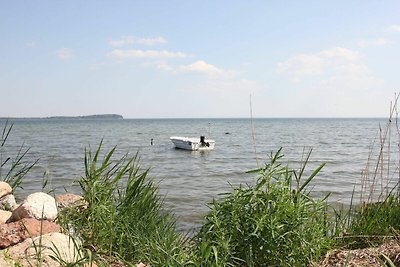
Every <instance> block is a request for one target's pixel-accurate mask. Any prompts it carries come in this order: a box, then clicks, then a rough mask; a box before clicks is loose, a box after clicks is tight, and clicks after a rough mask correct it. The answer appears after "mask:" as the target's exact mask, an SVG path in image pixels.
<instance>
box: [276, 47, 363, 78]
mask: <svg viewBox="0 0 400 267" xmlns="http://www.w3.org/2000/svg"><path fill="white" fill-rule="evenodd" d="M359 58H360V53H359V52H358V51H352V50H349V49H347V48H343V47H336V48H332V49H328V50H323V51H321V52H318V53H314V54H299V55H297V56H294V57H292V58H290V59H288V60H286V61H283V62H278V67H277V71H278V73H285V72H291V73H293V74H294V75H295V76H296V79H297V78H298V77H299V76H305V75H319V74H322V73H323V72H324V71H325V70H326V69H327V68H328V67H330V66H332V65H340V64H342V63H343V62H348V61H356V60H358V59H359Z"/></svg>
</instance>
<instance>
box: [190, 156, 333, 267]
mask: <svg viewBox="0 0 400 267" xmlns="http://www.w3.org/2000/svg"><path fill="white" fill-rule="evenodd" d="M280 159H281V154H280V151H278V152H277V153H276V154H275V155H271V162H270V163H268V164H266V165H265V166H264V167H263V168H260V169H258V170H255V171H253V173H257V174H258V180H257V183H256V184H255V185H254V186H251V187H243V186H240V187H237V188H233V192H232V193H230V194H227V195H225V197H224V198H222V199H221V200H219V201H213V202H212V203H211V204H210V209H211V211H210V213H209V214H208V215H207V216H206V222H205V224H204V225H203V226H202V228H201V231H200V233H199V234H198V237H197V238H198V239H197V242H198V248H197V261H198V264H197V265H198V266H239V265H240V266H305V265H307V263H308V262H310V261H311V260H314V259H316V258H318V257H319V256H321V255H323V253H324V252H325V251H326V249H327V248H329V247H330V244H331V239H330V238H329V237H328V235H327V233H328V224H327V213H326V210H327V207H328V206H327V204H326V199H319V200H314V199H313V198H311V197H310V195H309V192H308V191H307V185H308V184H309V182H311V180H312V179H313V177H314V176H315V175H316V174H317V173H318V171H319V170H320V169H321V168H322V166H321V167H319V168H318V169H317V170H315V171H314V172H313V173H312V174H311V175H310V176H309V177H308V178H307V179H305V181H304V183H302V182H303V181H302V174H303V171H304V168H302V169H301V170H300V171H299V172H295V171H293V170H290V169H289V168H288V167H287V166H282V165H281V163H280ZM304 166H305V165H304Z"/></svg>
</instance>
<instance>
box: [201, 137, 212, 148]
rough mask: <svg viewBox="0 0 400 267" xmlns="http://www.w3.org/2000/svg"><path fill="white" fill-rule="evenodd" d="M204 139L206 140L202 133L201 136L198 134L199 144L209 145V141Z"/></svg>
mask: <svg viewBox="0 0 400 267" xmlns="http://www.w3.org/2000/svg"><path fill="white" fill-rule="evenodd" d="M205 140H206V137H205V136H203V135H201V136H200V145H201V146H206V147H209V146H210V143H208V142H206V141H205Z"/></svg>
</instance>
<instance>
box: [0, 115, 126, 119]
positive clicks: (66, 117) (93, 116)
mask: <svg viewBox="0 0 400 267" xmlns="http://www.w3.org/2000/svg"><path fill="white" fill-rule="evenodd" d="M7 119H12V120H23V119H36V120H54V119H57V120H88V119H89V120H92V119H109V120H123V119H124V117H123V116H122V115H119V114H95V115H86V116H50V117H0V120H7Z"/></svg>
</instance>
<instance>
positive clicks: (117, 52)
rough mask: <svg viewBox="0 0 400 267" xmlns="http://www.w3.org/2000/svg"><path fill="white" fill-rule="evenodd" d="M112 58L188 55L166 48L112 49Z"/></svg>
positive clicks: (154, 57) (110, 54) (176, 56)
mask: <svg viewBox="0 0 400 267" xmlns="http://www.w3.org/2000/svg"><path fill="white" fill-rule="evenodd" d="M109 56H110V57H112V58H119V59H126V58H150V59H157V58H185V57H187V56H188V55H187V54H185V53H183V52H171V51H166V50H138V49H132V50H121V49H114V50H113V51H111V52H110V53H109Z"/></svg>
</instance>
